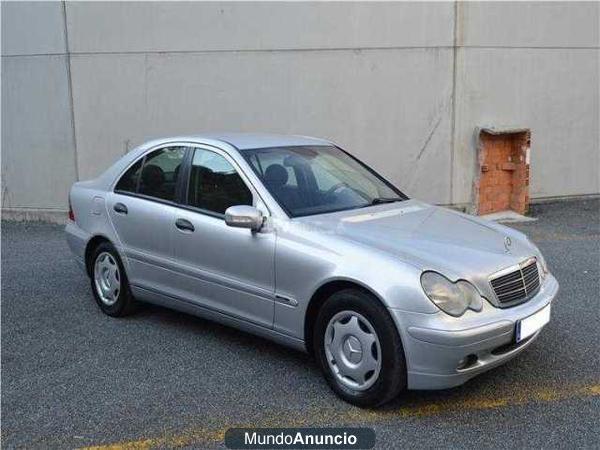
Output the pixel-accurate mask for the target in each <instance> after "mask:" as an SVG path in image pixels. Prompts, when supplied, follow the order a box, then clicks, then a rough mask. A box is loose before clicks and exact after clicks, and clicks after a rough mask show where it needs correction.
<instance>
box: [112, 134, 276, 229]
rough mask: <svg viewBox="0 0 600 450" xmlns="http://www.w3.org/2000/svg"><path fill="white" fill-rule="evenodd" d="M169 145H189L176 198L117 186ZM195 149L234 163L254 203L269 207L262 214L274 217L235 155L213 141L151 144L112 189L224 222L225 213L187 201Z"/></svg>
mask: <svg viewBox="0 0 600 450" xmlns="http://www.w3.org/2000/svg"><path fill="white" fill-rule="evenodd" d="M168 147H186V153H185V155H184V156H183V159H182V162H181V164H182V169H180V170H183V172H182V173H181V175H182V176H181V177H180V178H179V180H178V181H177V187H176V189H175V200H174V201H171V200H165V199H161V198H158V197H151V196H149V195H144V194H139V193H138V192H129V191H121V190H117V189H116V186H117V184H118V183H119V181H120V180H121V178H122V177H123V175H125V173H126V172H127V171H128V170H129V169H130V168H131V167H132V166H134V165H135V164H136V163H137V162H138V161H140V160H142V165H141V169H142V170H143V168H144V162H145V161H146V156H148V155H149V154H150V153H153V152H154V151H157V150H162V149H164V148H168ZM234 148H236V147H234ZM196 149H203V150H207V151H210V152H213V153H217V154H218V155H220V156H222V157H224V158H225V159H226V160H227V161H228V162H229V163H230V164H231V165H232V166H233V168H234V169H235V171H236V172H237V173H238V175H239V176H240V177H241V178H242V181H243V182H244V184H245V185H246V187H247V188H248V189H249V190H250V193H251V194H252V203H253V204H256V203H257V200H260V203H261V206H262V207H264V209H265V210H266V211H263V215H264V216H265V217H271V216H272V215H273V213H272V212H271V208H269V204H268V203H267V202H266V201H265V200H264V198H263V197H262V195H260V191H259V190H258V189H257V188H256V187H255V186H254V184H253V183H252V181H250V179H249V178H248V176H247V175H246V172H245V171H244V170H243V169H242V167H240V165H239V164H238V162H237V161H236V160H235V158H234V157H233V156H231V155H230V154H229V152H228V151H226V150H223V149H222V148H220V147H215V146H213V145H210V144H203V143H201V142H192V141H173V142H163V143H160V144H158V145H156V146H154V147H150V148H149V149H147V150H146V151H145V152H144V153H143V154H142V155H140V156H139V157H137V158H136V159H134V160H133V161H132V162H131V163H129V164H128V165H127V167H125V168H124V169H123V170H122V171H121V172H119V175H118V176H116V177H115V179H114V180H113V182H112V183H111V186H110V190H111V191H112V192H113V193H114V194H119V195H125V196H128V197H134V198H139V199H141V200H146V201H149V202H155V203H160V204H163V205H167V206H173V207H175V208H180V209H183V210H187V211H191V212H195V213H198V214H202V215H205V216H209V217H213V218H217V219H221V220H222V221H223V222H224V221H225V214H220V213H216V212H214V211H209V210H205V209H202V208H197V207H195V206H190V205H188V204H187V196H188V185H189V178H190V176H189V175H190V172H191V168H192V160H193V158H194V152H195V151H196ZM236 151H237V152H238V153H241V152H240V150H238V149H236ZM240 157H241V158H242V159H244V160H245V158H244V156H243V155H241V154H240ZM250 170H252V168H250ZM140 175H141V174H140ZM140 178H141V177H140ZM138 188H139V178H138V183H137V186H136V191H137V190H138Z"/></svg>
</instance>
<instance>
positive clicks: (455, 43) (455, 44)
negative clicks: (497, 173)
mask: <svg viewBox="0 0 600 450" xmlns="http://www.w3.org/2000/svg"><path fill="white" fill-rule="evenodd" d="M453 34H454V36H453V45H452V94H451V96H452V99H451V103H452V116H451V121H450V122H451V125H450V133H451V135H450V204H454V200H455V199H454V164H455V155H454V154H455V149H454V146H455V145H456V137H455V133H456V72H457V68H456V58H457V54H456V53H457V50H458V0H455V1H454V30H453Z"/></svg>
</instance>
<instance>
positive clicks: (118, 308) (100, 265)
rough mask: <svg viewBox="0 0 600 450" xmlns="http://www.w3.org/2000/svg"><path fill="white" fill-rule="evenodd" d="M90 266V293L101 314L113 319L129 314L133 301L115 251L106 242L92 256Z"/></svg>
mask: <svg viewBox="0 0 600 450" xmlns="http://www.w3.org/2000/svg"><path fill="white" fill-rule="evenodd" d="M91 264H92V266H91V269H92V270H91V282H92V292H93V293H94V298H95V299H96V303H97V304H98V306H99V307H100V309H101V310H102V312H104V313H105V314H108V315H109V316H113V317H119V316H125V315H127V314H129V313H130V312H131V311H132V310H133V306H134V300H133V297H132V295H131V292H130V291H129V282H128V281H127V275H126V274H125V268H124V267H123V263H122V262H121V258H119V254H118V253H117V250H116V249H115V248H114V247H113V246H112V245H111V244H110V243H108V242H103V243H101V244H100V245H98V247H96V249H95V250H94V252H93V254H92V257H91Z"/></svg>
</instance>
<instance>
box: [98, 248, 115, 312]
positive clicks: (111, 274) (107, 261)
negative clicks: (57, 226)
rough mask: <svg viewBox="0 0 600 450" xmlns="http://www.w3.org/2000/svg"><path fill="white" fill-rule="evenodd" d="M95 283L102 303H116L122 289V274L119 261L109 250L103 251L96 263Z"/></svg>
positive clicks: (108, 304)
mask: <svg viewBox="0 0 600 450" xmlns="http://www.w3.org/2000/svg"><path fill="white" fill-rule="evenodd" d="M94 285H95V286H96V293H97V294H98V297H100V300H101V301H102V303H104V304H105V305H107V306H111V305H114V304H115V302H116V301H117V299H118V298H119V292H120V291H121V274H120V273H119V266H118V265H117V262H116V261H115V259H114V258H113V257H112V255H111V254H110V253H108V252H102V253H100V254H99V255H98V257H97V258H96V262H95V263H94Z"/></svg>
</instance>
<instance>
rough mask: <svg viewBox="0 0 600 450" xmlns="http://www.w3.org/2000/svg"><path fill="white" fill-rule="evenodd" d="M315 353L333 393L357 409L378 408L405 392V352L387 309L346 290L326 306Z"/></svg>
mask: <svg viewBox="0 0 600 450" xmlns="http://www.w3.org/2000/svg"><path fill="white" fill-rule="evenodd" d="M313 343H314V353H315V355H316V357H317V360H318V362H319V365H320V366H321V370H322V371H323V374H324V376H325V379H326V380H327V382H328V384H329V385H330V386H331V388H332V389H333V390H334V391H335V393H336V394H338V395H339V396H340V397H341V398H343V399H344V400H346V401H347V402H349V403H352V404H354V405H357V406H363V407H367V406H377V405H381V404H383V403H385V402H387V401H389V400H391V399H392V398H394V397H395V396H396V395H398V393H399V392H400V391H401V390H403V389H404V388H405V387H406V363H405V359H404V350H403V348H402V343H401V341H400V336H399V334H398V330H397V329H396V325H395V324H394V322H393V320H392V318H391V317H390V315H389V312H388V311H387V309H386V308H385V307H384V306H383V305H382V304H381V303H380V302H379V300H378V299H377V298H375V297H373V296H372V295H370V294H368V293H366V292H363V291H360V290H357V289H346V290H343V291H340V292H337V293H335V294H333V295H332V296H331V297H330V298H329V299H327V300H326V301H325V303H324V304H323V306H322V307H321V309H320V311H319V314H318V315H317V321H316V325H315V328H314V336H313Z"/></svg>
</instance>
